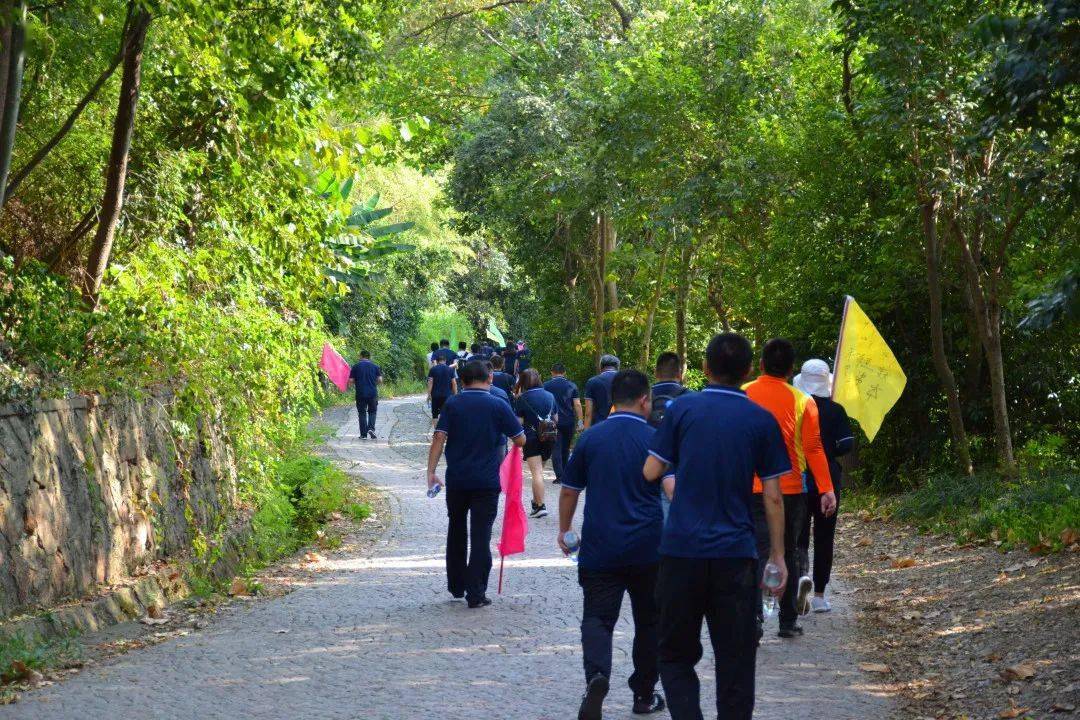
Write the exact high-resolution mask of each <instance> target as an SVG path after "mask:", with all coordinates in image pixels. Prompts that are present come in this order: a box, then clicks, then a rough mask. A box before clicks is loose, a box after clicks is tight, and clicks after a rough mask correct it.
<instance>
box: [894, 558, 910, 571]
mask: <svg viewBox="0 0 1080 720" xmlns="http://www.w3.org/2000/svg"><path fill="white" fill-rule="evenodd" d="M915 565H916V562H915V558H909V557H906V558H897V559H896V560H893V561H892V567H894V568H896V569H897V570H901V569H903V568H909V567H915Z"/></svg>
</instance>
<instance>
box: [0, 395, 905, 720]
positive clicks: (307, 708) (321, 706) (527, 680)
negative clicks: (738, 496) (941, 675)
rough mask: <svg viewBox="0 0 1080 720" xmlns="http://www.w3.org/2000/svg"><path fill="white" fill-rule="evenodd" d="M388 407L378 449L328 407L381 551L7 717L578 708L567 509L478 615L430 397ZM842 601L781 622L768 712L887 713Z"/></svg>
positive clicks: (622, 660)
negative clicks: (377, 517) (376, 489)
mask: <svg viewBox="0 0 1080 720" xmlns="http://www.w3.org/2000/svg"><path fill="white" fill-rule="evenodd" d="M380 411H381V412H380V415H379V427H378V430H379V435H380V437H381V438H384V439H382V440H380V441H379V442H377V443H370V442H361V441H359V440H357V439H355V412H352V413H350V414H349V415H348V416H346V415H345V414H344V413H343V412H341V413H338V414H337V415H335V416H332V417H336V418H337V421H338V422H340V427H339V429H338V432H337V435H336V437H335V438H334V439H333V440H332V441H331V449H332V450H333V452H334V453H335V454H336V456H337V458H338V459H339V460H340V461H341V462H342V463H343V464H344V465H346V466H348V468H349V469H350V470H351V471H355V472H359V473H361V474H363V475H364V476H365V477H366V478H368V479H369V480H370V481H372V482H373V483H375V484H376V485H378V486H380V487H382V488H385V489H386V490H387V491H389V492H390V493H391V495H392V498H393V499H392V503H391V505H392V507H393V508H394V511H395V517H394V519H393V521H392V523H391V525H390V528H389V530H388V531H387V533H386V535H385V537H384V538H383V539H382V540H381V541H380V542H379V543H378V544H377V545H376V547H375V548H374V550H373V551H372V555H371V557H353V558H346V559H343V560H337V561H333V562H332V567H331V569H330V570H328V571H327V572H325V573H322V574H320V576H319V580H318V582H316V583H315V584H314V585H312V586H310V587H306V588H302V589H300V590H297V591H296V592H294V593H292V594H290V595H287V596H285V597H282V598H278V599H274V600H268V601H264V602H256V603H252V604H250V605H245V606H243V607H241V608H239V609H237V610H236V611H235V612H231V613H227V614H226V615H225V617H223V618H222V619H221V620H220V621H218V622H215V624H213V625H212V626H211V627H210V628H209V629H207V630H205V631H203V632H201V633H198V634H195V635H190V636H188V637H184V638H179V639H177V640H174V641H170V642H166V643H163V644H161V645H157V646H154V647H150V648H147V649H145V650H141V651H137V652H133V653H131V654H129V655H127V656H125V657H122V658H120V659H119V660H117V661H115V662H112V663H109V664H106V665H103V666H100V667H93V668H90V669H88V670H86V671H85V672H83V673H81V674H80V675H78V676H76V677H74V678H72V679H71V680H68V681H66V682H64V683H63V684H59V685H54V686H51V687H46V688H43V689H41V690H39V691H37V692H34V693H29V694H27V695H25V696H24V697H23V699H22V700H21V701H20V702H19V703H18V704H16V705H12V706H7V707H2V708H0V720H8V719H12V718H109V719H110V720H127V719H132V720H136V719H137V720H147V719H148V718H169V719H171V718H200V719H210V718H228V719H229V720H240V719H246V718H259V719H261V718H266V719H268V720H269V719H271V718H273V719H280V720H300V719H306V718H364V719H370V720H405V719H406V718H408V719H410V720H412V719H417V720H428V719H431V720H435V719H436V718H438V719H439V720H458V719H461V720H465V719H466V718H468V719H470V720H472V719H474V718H492V719H497V720H503V719H506V720H518V719H520V720H555V719H559V720H568V719H572V718H574V717H576V707H577V702H578V699H579V697H580V692H581V689H582V684H583V679H582V677H581V656H580V651H579V646H578V639H579V638H578V630H577V625H578V622H579V617H580V603H581V595H580V591H579V589H578V587H577V583H576V580H575V574H574V567H573V565H572V564H571V563H570V562H569V561H568V560H566V559H564V558H562V557H561V556H560V554H559V553H558V552H557V550H556V549H555V547H554V533H555V528H556V521H555V519H554V517H549V518H547V519H545V520H540V521H534V522H533V523H532V527H531V534H530V539H529V545H530V547H529V551H528V552H527V553H526V554H524V555H521V556H516V557H515V558H514V559H513V560H512V561H510V562H508V564H507V577H506V586H505V588H504V594H503V595H502V596H501V597H497V598H496V599H495V604H494V605H493V606H491V607H490V608H487V609H485V610H469V609H467V608H466V607H465V605H464V603H463V602H461V601H452V600H451V599H450V597H449V595H448V594H447V593H446V591H445V589H444V588H445V581H444V575H443V570H442V562H443V561H442V554H443V542H444V532H445V506H444V505H443V503H442V500H441V498H440V499H437V500H429V499H428V498H427V497H426V495H425V493H424V487H423V485H422V479H421V478H422V469H423V462H424V460H423V458H424V457H425V456H426V447H427V437H428V428H429V426H428V425H427V420H426V418H425V417H424V416H423V414H422V413H423V408H422V406H421V405H420V404H419V403H418V402H417V401H416V400H415V399H404V400H394V401H386V402H383V403H382V405H381V407H380ZM385 438H389V441H387V440H386V439H385ZM553 497H554V496H553V495H552V498H553ZM551 504H552V503H550V502H549V505H551ZM497 530H498V528H496V536H497V534H498V532H497ZM496 563H497V560H496ZM496 567H497V565H496ZM840 599H841V601H842V597H841V598H840ZM628 605H629V603H628V602H627V603H624V617H623V619H622V621H621V622H620V624H619V626H618V628H617V630H616V632H617V637H616V647H615V669H614V677H613V679H612V692H611V694H610V695H609V696H608V701H607V704H606V706H605V709H606V716H607V717H609V718H630V717H633V716H632V715H631V713H630V710H629V700H630V696H629V691H628V690H626V689H625V678H626V677H627V676H628V674H629V668H628V665H629V660H628V652H629V645H630V633H629V630H630V626H629V625H628V624H627V617H626V615H628V612H629V608H628ZM836 605H837V606H838V607H837V608H836V611H835V612H834V613H832V614H831V615H829V616H818V617H812V618H808V619H807V623H806V625H807V634H806V636H805V637H804V638H802V639H801V640H798V641H795V642H793V643H790V644H784V645H781V644H780V641H779V640H777V639H776V638H775V636H774V633H769V635H768V636H767V638H766V642H765V644H764V646H763V648H762V651H761V653H760V654H759V656H758V665H759V670H758V711H757V715H756V717H758V718H768V719H775V720H779V719H781V718H783V719H787V718H791V719H792V720H794V719H796V718H798V719H799V720H809V719H814V718H819V719H821V720H825V719H826V718H827V719H829V720H841V719H852V720H854V719H855V718H860V719H862V718H879V717H884V716H885V715H886V714H887V713H888V710H889V708H890V705H889V704H888V702H887V701H886V700H884V699H882V698H881V697H878V696H876V695H875V694H874V693H873V692H872V690H871V689H870V688H869V687H868V686H867V685H864V684H863V683H864V678H862V677H861V675H860V673H859V672H858V670H857V669H856V662H855V660H854V658H853V656H852V655H851V653H850V651H849V650H848V649H846V648H845V642H846V638H847V637H848V636H849V634H850V632H851V628H850V623H851V622H852V614H851V613H850V612H849V610H848V609H847V608H846V607H845V606H844V604H843V603H842V602H837V603H836ZM279 630H288V632H287V633H281V632H278V631H279ZM706 647H707V643H706ZM709 668H711V655H710V653H708V651H707V652H706V656H705V658H704V660H703V661H702V663H701V664H700V665H699V670H701V671H703V675H704V676H705V677H703V694H704V697H703V701H704V702H705V703H709V704H711V703H712V702H713V700H712V697H713V695H712V690H713V682H712V680H711V678H709V677H708V675H709V674H710V673H709ZM708 707H709V706H708V705H706V713H705V716H706V717H711V716H712V713H710V712H708ZM661 717H667V715H666V713H664V714H661Z"/></svg>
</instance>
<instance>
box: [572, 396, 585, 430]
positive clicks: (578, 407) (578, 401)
mask: <svg viewBox="0 0 1080 720" xmlns="http://www.w3.org/2000/svg"><path fill="white" fill-rule="evenodd" d="M574 417H576V418H577V424H578V425H581V424H582V421H583V418H584V417H585V416H584V415H582V411H581V399H580V398H574Z"/></svg>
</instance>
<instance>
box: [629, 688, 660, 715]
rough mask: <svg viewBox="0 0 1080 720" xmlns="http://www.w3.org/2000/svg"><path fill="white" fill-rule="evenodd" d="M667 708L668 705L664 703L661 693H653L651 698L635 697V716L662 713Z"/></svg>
mask: <svg viewBox="0 0 1080 720" xmlns="http://www.w3.org/2000/svg"><path fill="white" fill-rule="evenodd" d="M665 707H667V703H665V702H664V696H663V695H661V694H660V693H653V694H652V695H651V696H649V697H638V696H636V695H635V696H634V714H635V715H649V714H651V713H655V712H660V711H661V710H663V709H664V708H665Z"/></svg>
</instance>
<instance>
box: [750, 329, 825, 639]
mask: <svg viewBox="0 0 1080 720" xmlns="http://www.w3.org/2000/svg"><path fill="white" fill-rule="evenodd" d="M794 368H795V348H794V347H792V345H791V343H790V342H788V341H787V340H784V339H783V338H774V339H772V340H769V341H768V342H767V343H765V347H764V348H762V351H761V376H760V377H758V378H757V379H756V380H754V381H753V382H750V383H747V384H746V385H745V386H744V388H743V389H744V390H746V394H747V396H748V397H749V398H750V399H751V400H753V401H754V402H755V403H757V404H758V405H760V406H761V407H763V408H765V409H766V410H767V411H768V412H769V413H770V414H771V415H772V416H773V417H774V418H776V422H777V423H779V425H780V432H781V433H782V434H783V437H784V445H785V446H786V448H787V453H788V457H789V458H790V460H791V470H790V472H788V473H787V474H785V475H784V476H783V477H781V478H780V492H781V493H782V494H783V496H784V559H785V561H786V562H787V565H788V570H789V572H790V575H788V580H787V585H788V587H787V591H786V592H785V593H784V595H783V596H782V597H781V598H780V630H779V633H778V634H779V636H780V637H782V638H793V637H795V636H796V635H801V634H802V631H803V630H802V627H801V626H800V625H799V624H798V622H797V620H798V617H799V615H803V614H806V612H807V611H808V608H809V599H810V597H809V596H810V590H811V589H812V587H813V583H812V582H811V580H810V578H809V577H806V575H805V572H806V568H805V567H804V566H803V563H802V561H801V558H800V555H799V552H798V539H799V532H800V530H802V526H803V519H804V517H805V515H806V490H805V488H804V487H803V471H804V470H806V469H807V467H809V468H810V470H811V471H812V472H813V473H814V476H815V477H816V478H817V479H818V489H819V490H821V498H820V503H819V504H820V506H821V512H822V513H823V514H824V515H825V516H827V517H828V516H831V515H832V514H833V513H834V512H836V496H835V495H834V494H833V486H832V479H831V476H830V475H829V462H828V460H827V459H826V457H825V452H824V450H823V449H822V447H821V431H820V429H819V427H818V412H817V405H816V404H815V403H814V399H813V398H811V397H810V396H809V395H807V394H806V393H804V392H803V391H801V390H799V389H797V388H795V387H793V386H791V385H789V384H788V382H787V379H788V378H789V377H791V371H792V370H793V369H794ZM754 492H755V493H756V495H755V501H754V521H755V523H756V524H757V543H758V549H759V554H760V552H761V549H762V548H764V547H766V545H767V543H768V542H769V535H768V527H767V523H766V517H765V507H764V502H765V501H764V497H763V496H762V495H761V485H760V483H757V482H755V484H754ZM762 567H764V565H762ZM757 610H758V619H759V625H760V626H761V628H762V629H760V630H759V634H760V633H763V632H764V629H763V626H764V620H765V618H764V616H763V615H762V614H761V603H760V602H759V603H758V604H757Z"/></svg>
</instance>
